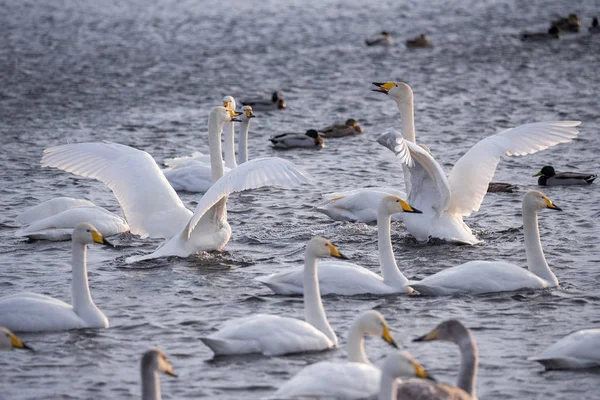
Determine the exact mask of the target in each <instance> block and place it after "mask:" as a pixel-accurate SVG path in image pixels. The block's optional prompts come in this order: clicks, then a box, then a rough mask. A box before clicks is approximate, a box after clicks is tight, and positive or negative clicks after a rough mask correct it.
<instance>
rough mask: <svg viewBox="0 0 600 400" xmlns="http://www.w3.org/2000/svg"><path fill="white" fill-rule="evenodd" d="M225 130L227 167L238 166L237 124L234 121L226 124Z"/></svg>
mask: <svg viewBox="0 0 600 400" xmlns="http://www.w3.org/2000/svg"><path fill="white" fill-rule="evenodd" d="M223 130H224V136H225V137H224V140H223V142H224V146H225V166H226V167H227V168H235V167H237V162H236V161H235V126H234V125H233V122H228V123H227V124H225V128H224V129H223Z"/></svg>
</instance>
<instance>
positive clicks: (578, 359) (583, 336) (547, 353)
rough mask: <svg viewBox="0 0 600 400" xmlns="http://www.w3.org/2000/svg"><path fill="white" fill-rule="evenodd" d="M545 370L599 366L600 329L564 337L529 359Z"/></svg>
mask: <svg viewBox="0 0 600 400" xmlns="http://www.w3.org/2000/svg"><path fill="white" fill-rule="evenodd" d="M530 360H533V361H537V362H539V363H540V364H542V365H543V366H544V367H546V369H578V368H592V367H598V366H600V329H598V328H596V329H583V330H580V331H577V332H573V333H571V334H570V335H567V336H565V337H564V338H562V339H560V340H559V341H558V342H556V343H554V344H553V345H552V346H550V347H548V348H547V349H546V350H544V351H543V352H542V354H540V355H539V356H536V357H531V358H530Z"/></svg>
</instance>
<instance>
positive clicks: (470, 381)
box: [456, 331, 479, 398]
mask: <svg viewBox="0 0 600 400" xmlns="http://www.w3.org/2000/svg"><path fill="white" fill-rule="evenodd" d="M457 344H458V347H459V349H460V370H459V371H458V381H457V383H456V386H458V387H459V388H461V389H462V390H464V391H465V392H467V393H469V394H470V395H471V396H472V397H473V398H476V397H477V396H476V394H475V386H476V380H477V368H478V364H479V352H478V351H477V345H476V344H475V341H474V340H473V336H471V333H470V332H469V331H465V333H464V336H463V337H462V338H461V339H460V340H459V342H458V343H457Z"/></svg>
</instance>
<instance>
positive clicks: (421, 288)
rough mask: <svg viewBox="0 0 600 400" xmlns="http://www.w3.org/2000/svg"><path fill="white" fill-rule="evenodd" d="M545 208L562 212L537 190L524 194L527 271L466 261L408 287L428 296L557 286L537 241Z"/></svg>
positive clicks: (491, 263)
mask: <svg viewBox="0 0 600 400" xmlns="http://www.w3.org/2000/svg"><path fill="white" fill-rule="evenodd" d="M544 208H549V209H551V210H558V211H562V209H561V208H560V207H557V206H556V205H555V204H554V203H552V201H551V200H550V199H549V198H548V197H546V196H545V195H544V194H543V193H541V192H538V191H537V190H531V191H529V192H527V194H525V196H524V197H523V231H524V234H525V253H526V255H527V267H528V268H529V270H527V269H524V268H521V267H519V266H518V265H515V264H511V263H508V262H506V261H469V262H467V263H465V264H461V265H459V266H456V267H452V268H448V269H445V270H443V271H440V272H438V273H436V274H433V275H431V276H428V277H426V278H425V279H423V280H421V281H418V282H411V283H410V286H411V287H412V288H413V289H415V290H416V291H418V292H419V293H420V294H422V295H428V296H440V295H451V294H456V293H469V294H482V293H497V292H510V291H515V290H519V289H544V288H551V287H556V286H558V279H556V276H555V275H554V274H553V273H552V271H551V270H550V267H548V263H547V262H546V258H545V257H544V252H543V251H542V244H541V242H540V232H539V230H538V221H537V212H538V210H541V209H544Z"/></svg>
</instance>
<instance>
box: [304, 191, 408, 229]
mask: <svg viewBox="0 0 600 400" xmlns="http://www.w3.org/2000/svg"><path fill="white" fill-rule="evenodd" d="M389 195H392V196H396V197H400V198H403V199H404V198H406V193H404V192H403V191H401V190H398V189H394V188H389V187H375V188H362V189H351V190H346V191H343V192H336V193H330V194H327V195H325V196H324V198H323V201H321V203H319V204H317V205H315V207H314V209H315V210H316V211H318V212H320V213H323V214H325V215H327V216H328V217H329V218H331V219H333V220H336V221H350V222H375V221H377V206H373V205H374V204H380V203H381V200H383V199H384V198H385V197H386V196H389ZM392 220H394V221H402V216H401V215H399V214H395V215H393V216H392Z"/></svg>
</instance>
